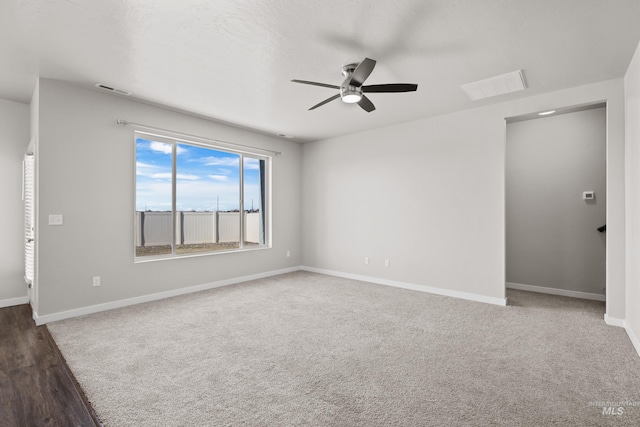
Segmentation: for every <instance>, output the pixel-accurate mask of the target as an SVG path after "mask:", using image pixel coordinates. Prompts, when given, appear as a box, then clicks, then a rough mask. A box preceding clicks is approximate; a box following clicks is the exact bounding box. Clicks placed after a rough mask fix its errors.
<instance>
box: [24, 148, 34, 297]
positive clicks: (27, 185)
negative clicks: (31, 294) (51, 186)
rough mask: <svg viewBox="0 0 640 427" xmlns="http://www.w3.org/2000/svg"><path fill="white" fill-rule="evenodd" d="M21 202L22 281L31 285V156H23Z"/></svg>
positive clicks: (32, 257)
mask: <svg viewBox="0 0 640 427" xmlns="http://www.w3.org/2000/svg"><path fill="white" fill-rule="evenodd" d="M22 200H23V201H24V280H25V282H26V283H27V284H29V285H31V284H32V283H33V277H34V271H35V268H34V255H35V254H34V252H35V243H34V239H35V207H34V200H35V159H34V157H33V154H25V156H24V161H23V171H22Z"/></svg>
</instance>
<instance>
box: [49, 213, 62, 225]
mask: <svg viewBox="0 0 640 427" xmlns="http://www.w3.org/2000/svg"><path fill="white" fill-rule="evenodd" d="M49 225H62V215H49Z"/></svg>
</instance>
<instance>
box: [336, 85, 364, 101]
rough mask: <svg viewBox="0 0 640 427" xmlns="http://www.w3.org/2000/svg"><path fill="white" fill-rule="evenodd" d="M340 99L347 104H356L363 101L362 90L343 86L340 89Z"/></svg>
mask: <svg viewBox="0 0 640 427" xmlns="http://www.w3.org/2000/svg"><path fill="white" fill-rule="evenodd" d="M340 97H341V98H342V101H343V102H346V103H347V104H355V103H357V102H360V100H361V99H362V88H361V87H356V86H343V87H341V88H340Z"/></svg>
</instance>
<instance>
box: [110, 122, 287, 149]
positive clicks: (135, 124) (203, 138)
mask: <svg viewBox="0 0 640 427" xmlns="http://www.w3.org/2000/svg"><path fill="white" fill-rule="evenodd" d="M116 123H117V124H119V125H125V126H127V125H131V126H135V127H139V128H144V129H148V130H152V131H156V132H165V133H168V134H171V135H177V136H181V137H184V138H190V139H199V140H201V141H208V142H215V143H220V144H226V145H230V146H232V147H243V148H250V149H252V150H260V151H265V152H267V153H273V154H275V155H276V156H281V155H282V151H275V150H268V149H266V148H260V147H252V146H251V145H243V144H237V143H235V142H228V141H221V140H219V139H213V138H205V137H202V136H197V135H190V134H188V133H182V132H175V131H172V130H169V129H162V128H157V127H153V126H147V125H143V124H141V123H135V122H130V121H128V120H123V119H117V120H116Z"/></svg>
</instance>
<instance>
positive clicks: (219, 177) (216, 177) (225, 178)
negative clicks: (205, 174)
mask: <svg viewBox="0 0 640 427" xmlns="http://www.w3.org/2000/svg"><path fill="white" fill-rule="evenodd" d="M209 178H211V179H213V180H214V181H223V182H224V181H228V180H229V177H228V176H224V175H209Z"/></svg>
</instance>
